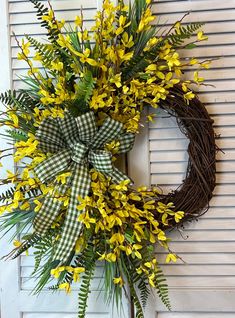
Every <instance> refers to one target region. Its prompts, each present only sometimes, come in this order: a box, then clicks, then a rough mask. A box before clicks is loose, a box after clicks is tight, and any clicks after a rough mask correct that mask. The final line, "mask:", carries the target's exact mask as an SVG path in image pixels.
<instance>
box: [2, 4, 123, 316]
mask: <svg viewBox="0 0 235 318" xmlns="http://www.w3.org/2000/svg"><path fill="white" fill-rule="evenodd" d="M101 2H102V1H100V0H76V1H67V0H61V1H57V0H56V1H51V3H52V5H53V7H54V8H55V9H56V14H57V16H58V18H65V19H67V20H69V21H72V20H73V19H74V18H75V16H76V15H78V14H79V13H80V8H81V5H82V6H83V14H84V17H85V19H86V20H88V21H87V22H86V23H85V24H86V25H87V26H88V27H89V26H91V25H92V23H93V20H94V15H95V13H96V10H97V8H98V7H100V3H101ZM44 3H45V4H46V3H47V2H46V1H44ZM2 4H3V5H2ZM13 31H15V33H16V34H17V36H18V39H19V40H20V39H21V38H22V37H23V35H24V33H27V34H31V35H34V37H35V38H38V39H41V38H42V37H44V38H45V32H44V31H43V32H42V31H41V28H40V24H39V22H38V21H37V20H36V12H35V10H34V9H33V6H32V4H30V2H29V1H28V0H27V1H11V0H9V1H7V0H1V11H0V39H1V41H0V63H1V71H2V78H4V81H3V80H1V81H0V91H5V90H6V89H9V88H10V87H11V86H12V87H13V88H15V89H18V88H19V87H20V81H19V79H18V76H19V75H23V74H25V73H26V72H27V66H26V65H25V63H22V61H18V60H17V59H16V56H17V53H18V49H17V47H16V42H15V40H14V38H13V37H12V36H10V34H12V32H13ZM10 62H11V63H10ZM2 146H3V145H2V141H1V147H2ZM2 171H3V169H1V170H0V173H1V174H2ZM1 177H2V176H1ZM1 242H2V245H1V252H0V253H1V256H2V255H5V254H6V253H7V252H9V250H10V249H11V247H10V245H9V242H8V237H7V238H6V239H4V241H3V240H2V239H1ZM32 253H33V251H32V250H31V251H30V256H28V257H27V256H22V257H21V258H20V259H19V260H15V261H11V262H9V261H8V262H2V261H1V262H0V269H1V271H0V275H1V276H0V279H1V281H0V288H1V313H0V316H1V318H42V317H43V318H55V317H56V318H62V317H63V318H72V317H76V316H77V305H78V299H77V297H78V289H79V284H77V285H76V286H75V287H74V289H73V291H72V293H71V295H70V296H67V295H66V294H65V293H64V292H61V291H60V292H58V293H52V292H51V291H48V290H47V289H45V290H43V291H42V293H41V294H40V295H39V296H38V297H37V296H34V295H32V294H31V292H32V289H33V288H34V287H35V283H36V282H35V281H34V280H32V279H29V277H30V274H31V272H32V270H33V264H34V260H33V255H32ZM102 280H103V269H102V267H99V268H98V269H97V270H96V273H95V279H94V281H93V282H92V287H91V295H90V298H89V301H88V314H87V318H98V317H105V318H118V317H120V313H119V312H118V311H117V310H116V309H114V308H113V306H112V304H111V305H107V304H106V303H105V301H104V292H103V284H102ZM123 310H124V311H123V312H121V316H122V317H123V318H124V317H125V318H128V316H129V308H128V301H127V299H124V298H123Z"/></svg>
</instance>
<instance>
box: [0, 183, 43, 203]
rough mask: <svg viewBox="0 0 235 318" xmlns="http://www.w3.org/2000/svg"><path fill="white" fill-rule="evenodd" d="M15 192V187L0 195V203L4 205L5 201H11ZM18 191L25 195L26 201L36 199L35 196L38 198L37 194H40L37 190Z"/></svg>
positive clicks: (21, 189) (23, 189) (24, 189)
mask: <svg viewBox="0 0 235 318" xmlns="http://www.w3.org/2000/svg"><path fill="white" fill-rule="evenodd" d="M15 191H16V187H15V186H13V187H10V188H9V189H7V190H6V191H5V192H3V193H2V194H1V195H0V202H3V203H4V202H6V201H9V200H13V198H14V193H15ZM20 191H21V192H22V193H24V195H26V196H27V198H28V199H31V198H34V197H36V196H38V195H39V194H41V193H42V192H41V190H40V189H39V188H32V189H28V188H26V187H21V188H20Z"/></svg>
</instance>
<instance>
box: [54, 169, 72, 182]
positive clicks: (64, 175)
mask: <svg viewBox="0 0 235 318" xmlns="http://www.w3.org/2000/svg"><path fill="white" fill-rule="evenodd" d="M70 176H71V172H64V173H62V174H60V175H58V176H56V180H57V181H58V182H60V183H61V184H65V183H66V181H67V179H68V177H70Z"/></svg>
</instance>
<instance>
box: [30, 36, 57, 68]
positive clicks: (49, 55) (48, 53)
mask: <svg viewBox="0 0 235 318" xmlns="http://www.w3.org/2000/svg"><path fill="white" fill-rule="evenodd" d="M26 38H27V40H28V41H29V42H30V44H31V46H32V47H34V48H35V51H36V52H38V53H39V54H40V56H41V57H42V63H43V65H44V66H45V67H50V64H51V62H52V61H54V60H55V50H54V49H53V48H52V47H50V46H49V45H47V44H44V43H40V42H39V41H37V40H36V39H34V38H32V37H31V36H29V35H26Z"/></svg>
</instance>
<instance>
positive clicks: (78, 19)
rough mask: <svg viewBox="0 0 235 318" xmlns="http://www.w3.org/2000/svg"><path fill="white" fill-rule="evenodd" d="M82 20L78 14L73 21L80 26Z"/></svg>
mask: <svg viewBox="0 0 235 318" xmlns="http://www.w3.org/2000/svg"><path fill="white" fill-rule="evenodd" d="M82 22H83V21H82V19H81V18H80V17H79V16H76V17H75V21H74V23H75V25H76V26H78V27H81V26H82Z"/></svg>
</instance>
